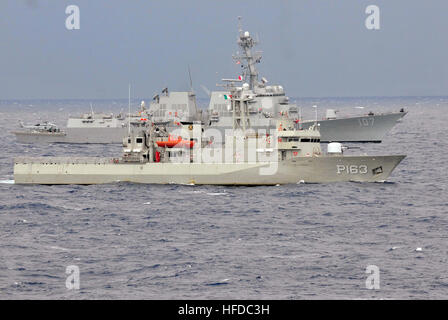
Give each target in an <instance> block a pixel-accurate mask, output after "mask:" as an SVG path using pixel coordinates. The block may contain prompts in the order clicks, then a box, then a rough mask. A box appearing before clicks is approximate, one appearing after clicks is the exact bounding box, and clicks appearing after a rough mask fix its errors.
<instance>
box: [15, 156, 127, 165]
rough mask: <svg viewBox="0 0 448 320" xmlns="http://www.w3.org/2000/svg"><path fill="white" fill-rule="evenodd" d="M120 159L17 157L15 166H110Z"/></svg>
mask: <svg viewBox="0 0 448 320" xmlns="http://www.w3.org/2000/svg"><path fill="white" fill-rule="evenodd" d="M119 162H121V158H112V157H111V158H100V157H17V158H15V159H14V163H16V164H19V163H20V164H44V165H52V164H98V165H101V164H110V163H119Z"/></svg>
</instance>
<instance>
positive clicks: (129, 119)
mask: <svg viewBox="0 0 448 320" xmlns="http://www.w3.org/2000/svg"><path fill="white" fill-rule="evenodd" d="M128 112H129V113H128V133H129V134H131V83H130V82H129V94H128Z"/></svg>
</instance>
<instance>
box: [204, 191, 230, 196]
mask: <svg viewBox="0 0 448 320" xmlns="http://www.w3.org/2000/svg"><path fill="white" fill-rule="evenodd" d="M207 194H208V195H209V196H225V195H226V194H227V193H226V192H208V193H207Z"/></svg>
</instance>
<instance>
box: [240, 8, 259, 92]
mask: <svg viewBox="0 0 448 320" xmlns="http://www.w3.org/2000/svg"><path fill="white" fill-rule="evenodd" d="M238 32H239V36H238V45H239V46H240V48H241V50H242V51H243V52H242V53H241V54H239V53H238V54H237V55H236V56H233V58H234V59H235V60H237V61H240V60H246V64H247V65H246V67H245V69H246V70H245V77H246V76H247V77H249V89H250V90H254V88H256V87H257V85H258V71H257V68H256V67H255V64H256V63H259V62H260V60H261V51H256V52H252V48H253V47H254V46H256V45H257V44H258V42H257V41H255V40H254V39H253V38H252V37H251V36H250V34H249V31H245V32H243V29H242V27H241V17H238Z"/></svg>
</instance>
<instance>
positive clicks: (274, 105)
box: [208, 24, 407, 143]
mask: <svg viewBox="0 0 448 320" xmlns="http://www.w3.org/2000/svg"><path fill="white" fill-rule="evenodd" d="M239 33H240V35H241V33H242V30H241V24H239ZM237 42H238V46H239V48H240V49H241V52H238V53H237V54H236V55H234V56H233V59H234V60H235V61H236V63H237V64H238V65H241V67H242V73H243V75H242V76H240V77H239V78H238V79H225V80H226V81H228V82H233V83H235V82H242V81H247V84H248V89H250V90H251V91H252V94H253V97H254V99H253V100H251V101H250V105H249V110H248V115H247V117H248V121H249V122H250V124H251V127H252V128H254V129H255V130H257V129H262V128H275V124H276V120H277V119H278V118H282V117H285V116H286V117H288V118H290V119H292V120H294V121H295V123H296V125H297V127H301V128H309V127H310V126H313V125H314V124H315V122H316V121H317V125H318V126H319V127H320V133H321V141H322V142H334V141H337V142H377V143H379V142H381V141H382V140H383V138H384V137H385V135H386V134H387V133H388V132H389V131H390V130H391V129H392V128H393V127H394V126H395V125H396V124H397V122H399V121H400V120H401V118H403V117H404V116H405V115H406V113H407V112H406V111H405V110H404V109H403V108H402V109H401V110H399V112H389V113H379V114H374V113H373V112H369V113H368V114H366V115H355V116H346V117H342V118H341V117H338V116H337V111H336V110H334V109H328V110H326V118H325V119H322V120H317V118H316V119H314V120H305V121H304V120H303V118H302V115H301V108H300V107H298V106H297V105H296V104H293V103H290V101H289V98H288V97H287V96H286V94H285V91H284V89H283V87H282V86H281V85H268V80H267V79H266V78H264V77H262V78H261V81H258V70H257V68H256V64H257V63H260V62H261V57H262V56H261V52H260V51H255V52H254V51H253V50H252V49H253V47H255V46H256V45H257V41H255V40H254V39H253V38H252V37H251V36H250V34H249V32H247V31H246V32H245V37H244V38H242V37H241V36H240V37H239V38H238V41H237ZM243 61H244V63H243ZM209 96H210V103H209V107H208V112H209V119H208V124H209V125H210V126H211V127H213V128H216V129H218V130H221V131H222V132H224V131H225V130H227V129H230V128H232V124H233V113H232V111H231V109H230V99H229V96H230V92H229V91H213V92H211V93H210V94H209Z"/></svg>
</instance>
